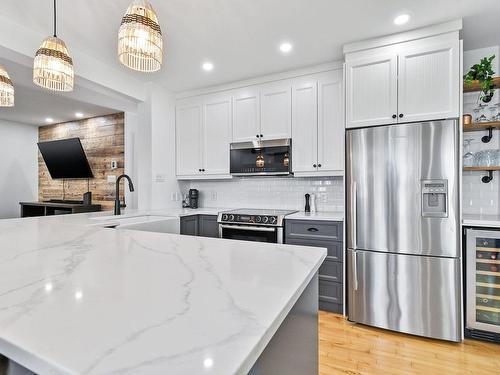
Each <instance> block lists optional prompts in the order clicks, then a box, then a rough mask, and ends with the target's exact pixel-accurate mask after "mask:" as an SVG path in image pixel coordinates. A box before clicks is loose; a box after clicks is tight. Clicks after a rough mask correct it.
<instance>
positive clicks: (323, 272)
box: [319, 259, 344, 282]
mask: <svg viewBox="0 0 500 375" xmlns="http://www.w3.org/2000/svg"><path fill="white" fill-rule="evenodd" d="M343 268H344V265H343V263H340V262H333V261H331V260H328V259H326V260H325V261H324V262H323V264H322V265H321V267H320V268H319V277H320V279H327V280H331V281H336V282H342V280H343V279H342V274H343V272H342V269H343Z"/></svg>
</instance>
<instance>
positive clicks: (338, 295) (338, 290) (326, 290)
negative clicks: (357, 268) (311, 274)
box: [319, 278, 343, 303]
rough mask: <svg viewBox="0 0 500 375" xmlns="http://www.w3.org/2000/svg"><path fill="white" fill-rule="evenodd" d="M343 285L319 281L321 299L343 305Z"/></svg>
mask: <svg viewBox="0 0 500 375" xmlns="http://www.w3.org/2000/svg"><path fill="white" fill-rule="evenodd" d="M342 289H343V287H342V283H338V282H335V281H330V280H324V279H322V278H320V280H319V299H320V301H327V302H332V303H342Z"/></svg>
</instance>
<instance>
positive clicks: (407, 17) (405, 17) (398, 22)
mask: <svg viewBox="0 0 500 375" xmlns="http://www.w3.org/2000/svg"><path fill="white" fill-rule="evenodd" d="M409 20H410V15H409V14H400V15H399V16H397V17H396V18H394V24H396V25H398V26H399V25H404V24H405V23H407V22H408V21H409Z"/></svg>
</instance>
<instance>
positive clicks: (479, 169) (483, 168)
mask: <svg viewBox="0 0 500 375" xmlns="http://www.w3.org/2000/svg"><path fill="white" fill-rule="evenodd" d="M464 171H500V167H464Z"/></svg>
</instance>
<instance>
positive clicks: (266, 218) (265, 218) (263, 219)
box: [262, 216, 269, 224]
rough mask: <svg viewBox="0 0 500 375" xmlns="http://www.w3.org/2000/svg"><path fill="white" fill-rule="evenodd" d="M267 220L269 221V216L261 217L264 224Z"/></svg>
mask: <svg viewBox="0 0 500 375" xmlns="http://www.w3.org/2000/svg"><path fill="white" fill-rule="evenodd" d="M268 221H269V218H268V217H267V216H264V217H263V218H262V222H263V223H264V224H267V222H268Z"/></svg>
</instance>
